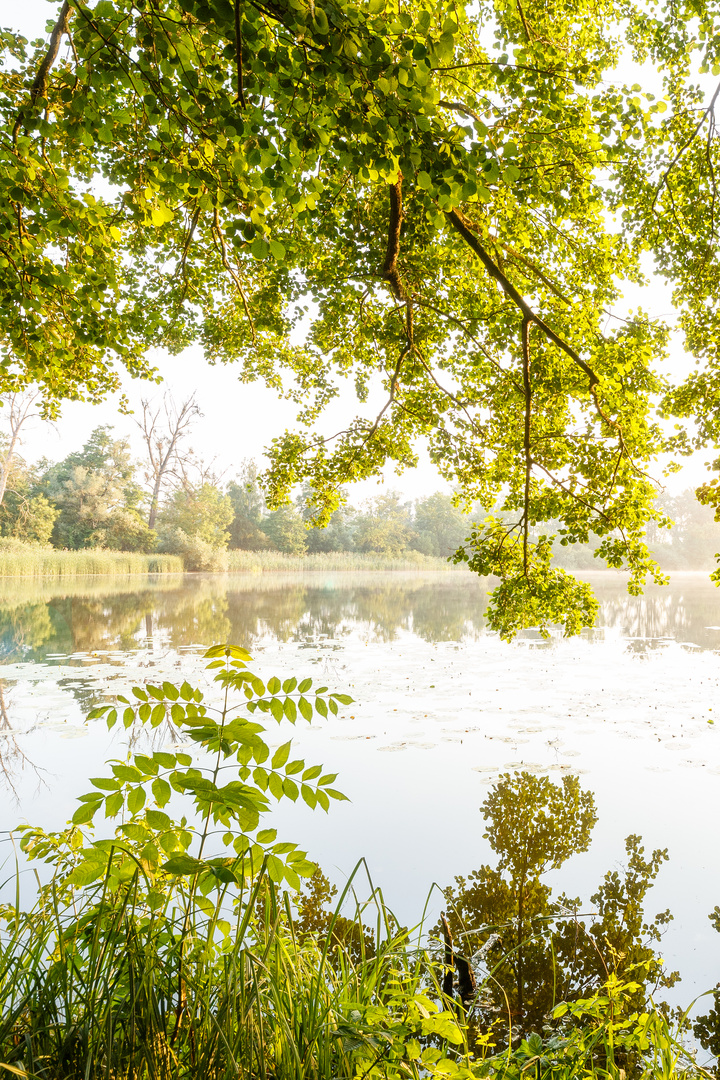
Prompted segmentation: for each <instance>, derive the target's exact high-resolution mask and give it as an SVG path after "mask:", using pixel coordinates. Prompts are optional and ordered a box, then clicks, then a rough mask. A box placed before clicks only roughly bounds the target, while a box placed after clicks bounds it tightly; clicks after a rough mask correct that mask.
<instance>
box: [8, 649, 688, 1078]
mask: <svg viewBox="0 0 720 1080" xmlns="http://www.w3.org/2000/svg"><path fill="white" fill-rule="evenodd" d="M206 655H207V659H208V661H209V664H208V667H209V669H210V671H211V672H212V673H213V675H214V680H215V684H216V688H217V694H218V699H219V700H218V703H217V704H215V703H214V702H213V700H208V699H206V697H205V695H204V694H203V692H202V691H201V690H200V689H198V688H197V687H193V686H190V685H189V684H188V683H187V682H184V683H182V684H181V685H175V684H171V683H168V682H165V683H163V684H162V685H158V686H154V685H146V686H144V687H135V688H133V690H132V693H131V695H129V696H127V697H119V698H118V699H117V700H116V701H114V702H108V703H105V704H102V705H99V706H98V707H97V708H96V709H94V710H92V712H91V713H90V718H96V719H97V718H100V717H104V718H105V720H106V721H107V723H108V725H109V726H110V727H112V726H113V725H115V724H117V723H122V724H123V725H124V726H125V727H127V728H134V727H135V726H136V725H138V724H139V725H145V726H146V727H148V728H150V729H158V728H160V729H162V727H163V726H164V725H167V724H172V725H173V727H174V730H175V731H176V733H179V734H180V736H181V737H182V743H180V744H179V746H178V747H177V748H176V749H174V750H173V751H172V752H167V751H155V750H153V749H152V747H151V746H150V747H149V748H148V749H147V750H146V752H140V751H138V745H139V744H138V741H137V739H135V740H134V741H133V746H134V750H133V752H131V753H130V754H129V755H128V757H127V758H126V759H125V760H122V761H115V762H111V763H110V765H111V769H110V773H109V774H108V775H107V776H104V777H97V778H95V779H93V780H92V781H91V785H92V790H91V791H89V792H87V793H86V794H85V795H82V796H81V797H80V799H79V802H78V808H77V810H76V811H75V814H74V815H73V819H72V822H71V823H70V825H69V827H68V828H67V829H65V830H63V831H60V832H57V833H48V832H45V831H43V830H41V829H34V828H29V827H23V828H21V829H20V830H19V831H20V833H21V836H22V840H21V846H22V849H23V851H24V853H25V855H26V856H27V857H28V858H30V859H35V860H39V861H40V862H41V863H42V864H44V865H45V866H47V867H49V868H50V870H51V877H50V880H48V881H45V882H44V883H42V884H41V885H40V888H39V893H38V896H37V899H36V901H35V903H34V905H33V906H32V907H31V908H30V909H29V910H25V908H24V907H23V905H22V904H21V901H20V895H19V894H20V886H19V881H20V876H19V875H18V878H17V880H18V886H17V889H16V896H15V900H14V902H13V903H9V904H6V905H4V906H3V907H2V909H0V1066H2V1069H3V1070H5V1072H7V1073H8V1075H15V1076H17V1075H20V1076H25V1077H30V1078H37V1080H39V1078H43V1080H65V1078H67V1080H71V1078H72V1080H76V1078H77V1080H79V1078H83V1080H101V1078H105V1080H106V1078H113V1080H200V1078H202V1080H230V1078H231V1077H232V1078H238V1077H242V1078H243V1080H427V1078H434V1077H436V1078H437V1080H476V1078H477V1080H481V1078H484V1077H497V1078H498V1080H501V1078H505V1077H512V1078H517V1080H522V1078H523V1077H534V1078H536V1080H544V1078H547V1080H551V1078H552V1080H560V1078H563V1080H564V1078H567V1080H571V1078H575V1077H578V1078H586V1077H598V1078H603V1080H605V1078H607V1077H611V1078H613V1080H623V1078H624V1077H625V1076H628V1075H632V1076H637V1077H638V1078H639V1077H643V1078H648V1080H650V1078H652V1080H654V1078H657V1080H674V1078H675V1077H678V1078H679V1077H686V1076H690V1075H693V1076H695V1075H697V1076H698V1077H699V1076H701V1075H707V1074H705V1073H704V1072H703V1070H702V1069H700V1068H699V1067H698V1066H696V1065H695V1063H694V1061H693V1060H692V1058H691V1057H689V1056H688V1055H687V1053H686V1052H685V1050H684V1049H683V1047H682V1045H681V1043H680V1041H679V1040H678V1038H677V1036H676V1033H675V1032H674V1031H673V1030H672V1029H671V1028H670V1026H669V1024H668V1022H667V1021H666V1020H665V1019H664V1018H663V1017H662V1016H661V1015H660V1014H657V1013H655V1012H654V1011H648V1012H646V1013H644V1014H642V1015H639V1014H638V1013H630V1014H628V1012H627V1009H626V1008H625V1002H626V1001H627V1000H628V995H629V994H630V993H631V987H628V986H624V985H623V984H622V983H621V982H619V981H618V980H617V979H614V978H612V977H611V978H609V979H608V980H607V983H606V984H605V985H604V986H602V987H601V988H599V989H598V991H597V992H596V993H594V994H592V995H589V996H587V997H586V998H584V999H583V1000H581V1001H576V1002H574V1003H573V1004H571V1005H562V1006H558V1007H556V1008H555V1009H554V1010H553V1014H552V1016H551V1017H550V1018H549V1023H548V1025H547V1030H544V1031H543V1033H542V1034H531V1033H529V1032H528V1033H525V1034H524V1036H523V1037H522V1038H520V1039H517V1038H516V1039H511V1040H510V1042H509V1045H508V1047H507V1049H506V1050H505V1051H504V1052H502V1053H498V1048H497V1047H495V1046H493V1040H492V1031H491V1030H481V1029H479V1028H478V1026H477V1025H475V1024H473V1022H472V1011H473V1008H474V1002H473V1000H472V999H468V997H467V995H465V996H464V997H463V998H462V1000H461V1001H460V1002H459V1001H457V1000H456V999H455V998H454V996H453V985H452V965H453V964H454V963H455V962H454V961H453V960H451V962H450V963H449V962H448V956H447V953H446V954H445V956H444V958H442V959H439V958H438V955H437V951H436V950H434V949H433V946H432V942H430V943H428V942H427V940H426V938H425V937H424V935H423V933H422V927H420V928H418V930H417V931H416V932H410V931H408V930H407V929H406V928H403V927H401V926H399V925H398V923H397V922H396V920H395V919H394V918H393V917H392V915H391V914H390V913H389V912H388V910H387V909H386V908H385V906H384V904H383V901H382V896H381V894H380V893H379V892H378V891H377V890H375V889H374V888H373V889H372V890H371V903H370V904H367V905H363V906H360V905H356V909H355V912H354V915H353V917H352V918H346V917H344V916H342V915H341V914H340V909H341V906H342V903H343V901H344V900H345V899H346V898H347V896H348V895H349V893H350V889H351V884H350V883H348V885H347V886H346V888H345V890H344V892H343V894H342V896H341V897H340V900H339V903H338V905H337V907H336V909H335V911H334V912H331V913H327V912H322V911H319V910H318V904H317V903H316V900H317V899H318V897H322V888H320V889H319V890H318V887H317V886H318V876H317V868H316V867H315V866H314V864H313V863H311V862H310V861H309V860H308V858H307V856H306V854H305V852H303V851H301V850H300V849H299V848H298V846H297V845H296V844H295V843H292V842H288V841H285V840H280V841H279V840H278V838H277V835H276V832H275V830H274V829H272V828H269V827H267V825H266V823H265V821H264V820H263V819H264V818H265V816H266V815H267V812H268V810H269V809H270V806H271V804H272V803H273V802H276V801H279V800H281V799H290V800H291V801H296V800H298V799H300V798H301V799H302V800H303V801H304V802H305V803H307V804H308V805H309V806H310V807H312V808H316V807H320V808H321V809H323V810H327V809H328V808H329V806H330V804H331V802H332V801H333V800H336V801H337V800H342V799H343V798H344V796H343V795H342V793H341V792H339V791H338V790H337V789H336V788H335V787H334V786H333V785H334V783H335V779H336V778H335V775H334V774H332V773H326V772H325V771H324V769H323V767H322V766H321V765H318V764H307V763H306V762H305V761H304V760H301V759H297V758H294V757H293V755H292V744H291V741H287V742H285V743H283V744H282V745H281V746H280V747H278V748H277V749H276V750H275V751H274V752H271V750H270V748H269V746H268V744H267V742H266V739H265V727H264V724H263V723H261V722H259V721H263V720H265V719H267V720H268V721H276V722H278V723H279V722H284V721H287V722H290V723H295V722H296V720H297V718H298V717H301V718H303V719H305V720H310V719H311V718H312V716H313V715H314V714H315V713H318V714H320V715H321V716H327V715H328V714H329V713H331V714H336V713H337V711H338V708H339V706H340V705H345V704H350V702H351V699H350V698H348V697H347V695H344V694H340V693H337V692H330V691H329V690H328V688H327V687H325V686H322V687H313V685H312V680H310V679H303V680H301V681H300V682H298V680H297V679H295V678H290V679H285V680H283V681H281V680H280V679H278V678H275V677H273V678H270V679H269V680H268V681H267V682H263V680H261V679H260V678H259V677H258V676H257V675H256V674H255V673H254V672H253V671H252V670H251V669H250V668H249V667H248V666H247V665H248V661H249V660H250V657H249V656H248V654H247V653H246V652H245V651H244V650H242V649H240V648H238V647H236V646H214V647H213V648H212V649H210V650H208V652H207V654H206ZM238 701H239V704H238V703H237V702H238ZM188 744H194V747H195V748H196V755H195V756H193V755H191V754H190V753H188V752H186V747H187V745H188ZM112 819H115V820H116V822H117V825H116V827H115V829H114V831H113V832H112V833H111V834H110V835H104V836H102V835H99V833H100V831H101V830H98V832H97V833H96V831H95V827H94V823H95V821H96V820H112ZM303 879H305V880H306V881H307V880H308V879H309V881H310V885H309V887H308V885H306V886H305V891H304V893H302V892H300V890H301V888H302V882H303ZM40 880H41V879H40ZM351 880H352V879H351ZM371 907H372V910H373V911H374V926H373V927H372V928H370V927H368V926H366V925H365V922H364V920H365V919H367V917H368V911H369V910H370V909H371ZM428 944H429V945H430V948H428ZM455 966H457V965H455ZM448 976H450V978H448ZM489 977H492V975H490V976H489ZM481 990H482V987H479V988H478V992H481Z"/></svg>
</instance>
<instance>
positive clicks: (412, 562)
mask: <svg viewBox="0 0 720 1080" xmlns="http://www.w3.org/2000/svg"><path fill="white" fill-rule="evenodd" d="M459 569H460V570H462V569H463V567H461V566H460V567H459V566H456V565H454V564H453V563H451V562H448V561H447V559H443V558H440V557H438V556H434V555H422V554H421V553H420V552H419V551H406V552H404V553H403V554H402V555H397V556H388V555H377V554H372V553H370V554H360V553H358V552H352V551H337V552H332V551H331V552H323V553H316V554H312V555H284V554H283V553H282V552H281V551H229V552H228V570H229V571H230V573H234V572H245V573H247V572H250V573H265V572H271V571H273V570H296V571H298V572H300V573H303V572H305V571H308V570H333V571H334V570H445V571H447V570H455V571H457V570H459Z"/></svg>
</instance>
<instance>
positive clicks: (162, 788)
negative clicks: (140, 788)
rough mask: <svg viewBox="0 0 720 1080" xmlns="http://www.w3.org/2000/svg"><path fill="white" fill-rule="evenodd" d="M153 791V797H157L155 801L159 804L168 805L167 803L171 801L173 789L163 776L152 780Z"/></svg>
mask: <svg viewBox="0 0 720 1080" xmlns="http://www.w3.org/2000/svg"><path fill="white" fill-rule="evenodd" d="M152 793H153V798H154V799H155V802H156V803H157V804H158V806H166V805H167V803H168V802H169V801H170V796H171V794H172V790H171V788H170V785H169V784H168V782H167V780H163V779H162V778H161V777H159V778H158V779H157V780H153V782H152Z"/></svg>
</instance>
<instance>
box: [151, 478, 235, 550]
mask: <svg viewBox="0 0 720 1080" xmlns="http://www.w3.org/2000/svg"><path fill="white" fill-rule="evenodd" d="M232 520H233V506H232V502H231V501H230V499H229V497H228V496H227V495H223V493H222V492H221V491H220V489H219V488H218V487H216V486H215V485H214V484H207V483H205V484H202V485H201V486H200V487H197V488H181V489H180V490H178V491H176V492H174V493H173V495H172V496H171V498H170V499H169V500H168V502H167V504H166V505H165V506H164V507H163V510H162V512H161V514H160V517H159V518H158V531H159V545H158V546H159V549H160V550H161V551H168V552H171V553H174V554H178V555H182V556H183V561H184V563H185V568H186V569H187V570H222V569H225V568H226V565H227V564H226V558H225V557H224V553H225V552H226V550H227V546H228V542H229V539H230V534H229V532H228V531H227V530H228V527H229V525H230V523H231V522H232Z"/></svg>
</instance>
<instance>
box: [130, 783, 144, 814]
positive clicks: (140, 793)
mask: <svg viewBox="0 0 720 1080" xmlns="http://www.w3.org/2000/svg"><path fill="white" fill-rule="evenodd" d="M144 805H145V789H144V788H141V787H136V788H131V790H130V791H129V792H128V796H127V807H128V810H129V811H130V813H131V814H133V815H135V814H138V813H139V812H140V811H141V810H142V808H143V806H144Z"/></svg>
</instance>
